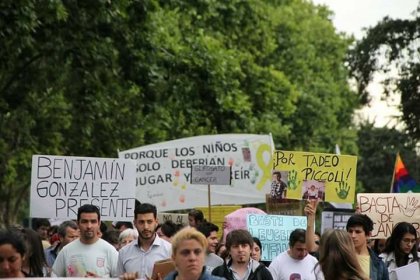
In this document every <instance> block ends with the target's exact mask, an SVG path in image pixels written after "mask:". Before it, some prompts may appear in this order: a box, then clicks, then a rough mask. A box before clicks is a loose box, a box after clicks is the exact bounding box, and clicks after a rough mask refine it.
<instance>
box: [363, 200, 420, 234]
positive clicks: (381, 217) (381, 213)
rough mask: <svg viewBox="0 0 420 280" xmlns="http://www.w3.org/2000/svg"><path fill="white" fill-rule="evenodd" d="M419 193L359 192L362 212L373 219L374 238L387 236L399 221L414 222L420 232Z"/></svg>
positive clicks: (419, 232)
mask: <svg viewBox="0 0 420 280" xmlns="http://www.w3.org/2000/svg"><path fill="white" fill-rule="evenodd" d="M419 202H420V194H419V193H359V194H357V203H358V204H359V207H360V211H361V213H362V214H366V215H368V216H369V218H371V219H372V221H373V223H374V225H373V232H372V238H376V239H377V238H387V237H389V236H391V232H392V229H393V228H394V226H395V225H396V224H397V223H399V222H408V223H412V224H413V226H414V228H415V229H416V230H417V234H420V215H419V213H420V210H419V207H420V203H419Z"/></svg>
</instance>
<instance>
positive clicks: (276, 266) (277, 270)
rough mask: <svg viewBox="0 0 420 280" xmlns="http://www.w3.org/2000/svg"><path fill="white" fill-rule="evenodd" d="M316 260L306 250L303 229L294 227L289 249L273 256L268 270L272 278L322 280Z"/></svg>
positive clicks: (278, 279) (281, 279)
mask: <svg viewBox="0 0 420 280" xmlns="http://www.w3.org/2000/svg"><path fill="white" fill-rule="evenodd" d="M317 262H318V261H317V259H316V258H314V257H313V256H311V255H310V254H308V251H307V250H306V243H305V230H304V229H295V230H294V231H292V233H291V234H290V237H289V250H287V251H285V252H283V253H281V254H280V255H278V256H277V257H276V258H274V260H273V261H272V262H271V264H270V266H269V267H268V270H270V272H271V275H272V276H273V279H274V280H290V279H293V280H295V279H298V280H303V279H305V280H323V279H324V276H323V275H322V272H321V271H320V270H319V268H318V269H316V267H315V266H316V264H317Z"/></svg>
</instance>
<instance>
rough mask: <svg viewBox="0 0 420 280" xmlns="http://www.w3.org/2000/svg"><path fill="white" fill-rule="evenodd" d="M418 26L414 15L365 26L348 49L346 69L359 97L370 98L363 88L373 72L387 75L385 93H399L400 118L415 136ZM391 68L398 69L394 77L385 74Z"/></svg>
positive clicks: (419, 135) (419, 98)
mask: <svg viewBox="0 0 420 280" xmlns="http://www.w3.org/2000/svg"><path fill="white" fill-rule="evenodd" d="M419 26H420V18H419V17H418V16H417V17H416V18H414V19H411V20H400V19H395V20H394V19H390V18H388V17H385V18H384V19H383V20H382V21H381V22H379V23H378V24H377V25H376V26H374V27H372V28H370V29H368V32H367V35H366V36H365V37H364V38H363V39H362V40H360V41H359V42H357V44H356V46H355V47H354V48H353V49H352V50H351V51H350V53H349V65H350V70H351V73H352V75H353V76H354V77H355V78H356V80H357V83H358V93H359V96H360V100H361V101H362V102H363V103H368V102H369V101H370V96H369V93H368V91H367V90H366V88H367V86H368V85H369V83H370V82H371V81H372V78H373V75H374V74H375V73H381V74H385V75H387V78H386V79H385V81H384V85H385V90H384V93H385V96H388V95H389V94H390V93H391V92H396V93H400V94H401V104H400V108H401V111H402V113H403V116H402V120H403V121H404V122H405V124H406V125H407V130H408V132H409V133H410V135H411V136H412V137H413V138H414V139H417V140H419V139H420V129H419V127H420V126H419V122H420V106H419V105H420V92H419V86H420V79H419V77H420V61H419V57H418V52H419V49H418V39H419V36H420V29H419ZM392 69H397V70H398V75H397V77H393V76H389V75H388V74H389V73H390V71H391V70H392Z"/></svg>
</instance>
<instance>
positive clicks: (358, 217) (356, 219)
mask: <svg viewBox="0 0 420 280" xmlns="http://www.w3.org/2000/svg"><path fill="white" fill-rule="evenodd" d="M357 226H360V227H363V231H364V232H365V235H369V232H371V231H372V230H373V222H372V220H371V219H370V218H369V217H368V216H367V215H364V214H354V215H353V216H351V217H350V218H349V219H348V221H347V225H346V230H347V231H349V228H351V227H357Z"/></svg>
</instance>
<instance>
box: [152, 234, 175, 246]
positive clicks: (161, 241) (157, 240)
mask: <svg viewBox="0 0 420 280" xmlns="http://www.w3.org/2000/svg"><path fill="white" fill-rule="evenodd" d="M153 245H158V246H162V247H165V248H169V249H172V244H171V243H170V242H168V241H166V240H165V239H163V238H160V237H159V236H158V235H156V238H155V241H154V242H153Z"/></svg>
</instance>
